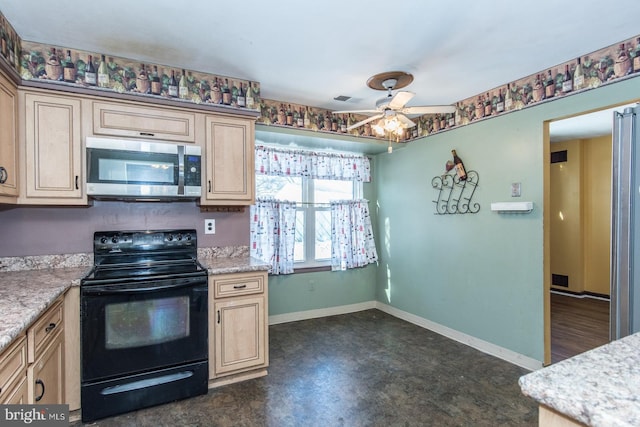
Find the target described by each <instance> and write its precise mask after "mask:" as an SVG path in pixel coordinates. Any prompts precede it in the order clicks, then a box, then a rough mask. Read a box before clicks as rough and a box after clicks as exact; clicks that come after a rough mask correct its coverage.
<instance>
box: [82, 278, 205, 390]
mask: <svg viewBox="0 0 640 427" xmlns="http://www.w3.org/2000/svg"><path fill="white" fill-rule="evenodd" d="M80 293H81V331H82V332H81V333H82V346H81V347H82V350H81V351H82V382H83V383H85V382H89V381H96V380H102V379H108V378H113V377H116V376H122V375H127V374H132V373H140V372H145V371H150V370H153V369H157V368H161V367H168V366H173V365H177V364H184V363H189V362H194V361H202V360H206V359H207V354H208V345H207V278H206V276H198V277H187V278H179V279H164V280H155V281H154V280H147V281H141V282H132V283H129V284H118V285H108V284H105V285H90V286H89V285H87V286H84V285H83V286H82V287H81V290H80Z"/></svg>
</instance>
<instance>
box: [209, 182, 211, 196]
mask: <svg viewBox="0 0 640 427" xmlns="http://www.w3.org/2000/svg"><path fill="white" fill-rule="evenodd" d="M209 193H211V180H209Z"/></svg>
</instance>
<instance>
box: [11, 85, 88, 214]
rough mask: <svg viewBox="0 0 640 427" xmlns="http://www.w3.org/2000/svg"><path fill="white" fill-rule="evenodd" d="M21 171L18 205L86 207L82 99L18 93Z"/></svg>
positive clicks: (36, 93) (35, 93) (37, 93)
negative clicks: (20, 129)
mask: <svg viewBox="0 0 640 427" xmlns="http://www.w3.org/2000/svg"><path fill="white" fill-rule="evenodd" d="M19 101H20V105H21V107H20V108H21V110H22V111H23V112H24V115H23V117H21V128H22V129H23V133H24V135H23V137H24V141H22V149H21V151H20V153H21V154H20V164H21V166H22V167H23V169H24V173H23V174H22V175H21V176H22V178H23V179H22V182H23V184H21V191H20V197H19V199H18V200H19V203H23V204H45V205H46V204H48V205H54V204H59V205H86V204H87V196H86V194H85V191H84V175H83V169H84V168H83V159H84V153H83V150H82V132H81V126H82V125H81V110H80V106H81V100H80V99H79V98H77V97H70V96H62V95H51V94H45V93H40V92H25V91H19Z"/></svg>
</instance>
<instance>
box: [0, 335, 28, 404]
mask: <svg viewBox="0 0 640 427" xmlns="http://www.w3.org/2000/svg"><path fill="white" fill-rule="evenodd" d="M26 385H27V339H26V337H25V335H24V334H23V335H22V336H21V337H19V338H17V339H16V340H15V341H14V342H13V343H11V344H10V345H9V347H7V348H6V349H5V350H4V351H3V352H2V353H1V354H0V404H8V403H19V402H20V401H24V402H26V399H25V398H26V395H27V391H26Z"/></svg>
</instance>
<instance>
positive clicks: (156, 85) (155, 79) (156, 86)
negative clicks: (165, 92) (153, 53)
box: [150, 65, 162, 95]
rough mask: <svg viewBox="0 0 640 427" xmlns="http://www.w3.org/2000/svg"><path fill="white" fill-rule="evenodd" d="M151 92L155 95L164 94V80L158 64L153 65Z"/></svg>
mask: <svg viewBox="0 0 640 427" xmlns="http://www.w3.org/2000/svg"><path fill="white" fill-rule="evenodd" d="M150 80H151V93H152V94H154V95H161V94H162V80H160V76H159V75H158V66H157V65H154V66H153V73H151V79H150Z"/></svg>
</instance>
